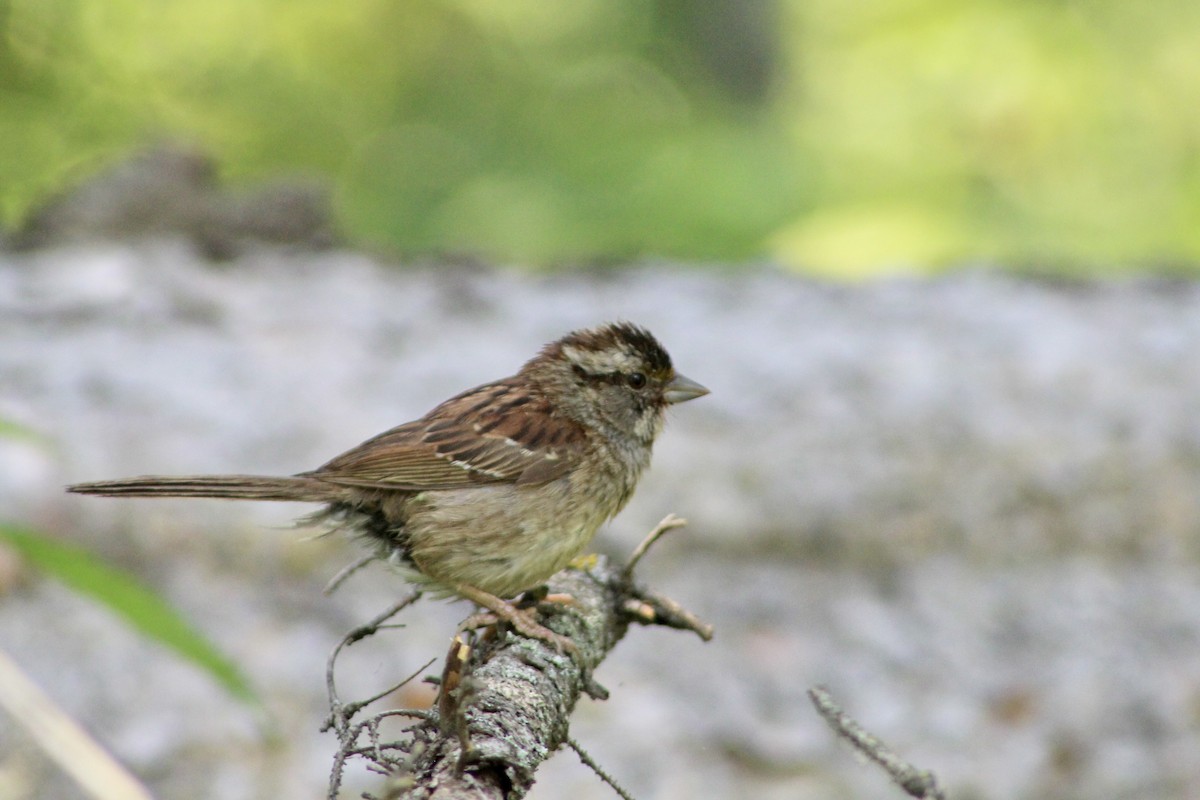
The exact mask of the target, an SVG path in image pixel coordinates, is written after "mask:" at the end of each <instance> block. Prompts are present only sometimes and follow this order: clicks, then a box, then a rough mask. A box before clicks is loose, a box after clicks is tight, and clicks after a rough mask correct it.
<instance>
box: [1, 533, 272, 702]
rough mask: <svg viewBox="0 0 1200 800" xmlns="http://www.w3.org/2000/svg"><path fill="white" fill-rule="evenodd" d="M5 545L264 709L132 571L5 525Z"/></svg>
mask: <svg viewBox="0 0 1200 800" xmlns="http://www.w3.org/2000/svg"><path fill="white" fill-rule="evenodd" d="M0 541H4V542H7V543H8V544H9V545H11V546H12V547H13V548H14V549H15V550H16V551H17V552H18V553H20V554H21V556H22V557H24V558H25V559H27V560H28V561H29V563H31V564H33V565H34V566H35V567H37V568H38V569H40V570H42V571H43V572H45V573H46V574H47V575H50V576H52V577H54V578H57V579H58V580H60V581H61V582H62V583H64V584H65V585H67V586H69V587H71V588H72V589H74V590H75V591H76V592H79V593H80V594H81V595H84V596H85V597H87V598H89V599H90V600H91V601H93V602H95V603H97V604H99V605H101V606H103V607H105V608H107V609H108V610H109V611H111V612H113V613H114V614H116V615H117V616H119V617H121V618H122V619H124V620H125V622H127V623H128V624H129V625H130V626H132V627H133V628H134V629H135V630H137V631H138V632H139V633H141V634H142V635H143V636H145V637H147V638H148V639H151V640H153V641H156V642H158V643H159V644H161V645H163V646H165V647H168V648H170V649H172V650H174V651H175V653H176V654H177V655H178V656H180V657H181V658H184V659H186V660H188V661H191V662H192V663H193V664H194V665H195V666H197V667H199V668H200V669H201V670H203V671H204V672H207V673H208V674H209V675H210V676H211V677H212V678H213V679H214V680H216V681H217V683H219V684H220V685H221V687H222V688H224V689H225V691H227V692H228V693H229V694H230V695H232V696H233V697H235V698H237V699H238V700H241V701H242V702H245V703H248V704H251V705H254V706H261V700H260V699H259V697H258V696H257V695H256V694H255V692H254V689H253V688H252V687H251V686H250V683H249V681H248V680H247V679H246V677H245V676H244V675H243V674H242V671H241V670H240V669H239V668H238V666H237V664H235V663H234V662H232V661H231V660H229V659H228V658H227V657H226V656H225V655H224V654H223V653H222V652H221V651H220V650H219V649H218V648H217V646H216V645H214V644H213V643H212V642H211V641H210V640H208V639H207V638H205V637H204V635H202V634H201V633H200V632H199V631H197V630H196V629H195V628H193V627H192V626H191V625H190V624H189V623H188V622H187V621H186V620H185V619H184V618H183V617H182V616H180V615H179V612H178V611H176V610H175V609H174V607H172V606H171V605H170V604H169V603H167V601H166V600H164V599H163V598H161V597H160V596H159V595H157V594H156V593H154V592H153V591H151V590H150V589H149V588H147V587H146V586H144V585H143V584H141V583H140V582H139V581H138V580H137V579H136V578H134V577H133V576H132V575H130V574H129V573H127V572H123V571H121V570H117V569H114V568H112V567H110V566H108V565H106V564H105V563H104V562H102V561H100V560H99V559H98V558H96V557H95V556H94V555H92V554H91V553H89V552H87V551H86V550H83V549H81V548H79V547H76V546H75V545H72V544H68V543H67V542H63V541H59V540H56V539H54V538H52V537H50V536H47V535H46V534H43V533H41V532H39V531H35V530H31V529H28V528H21V527H18V526H16V525H10V524H6V523H3V522H0Z"/></svg>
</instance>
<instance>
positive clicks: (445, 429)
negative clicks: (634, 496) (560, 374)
mask: <svg viewBox="0 0 1200 800" xmlns="http://www.w3.org/2000/svg"><path fill="white" fill-rule="evenodd" d="M586 437H587V434H586V432H585V430H584V428H583V427H582V426H581V425H579V424H578V423H576V422H574V421H572V420H569V419H566V418H565V417H562V416H561V415H558V414H555V413H553V411H552V409H551V408H550V406H549V404H548V403H547V401H546V400H545V398H543V397H541V396H540V395H531V394H530V393H529V392H528V391H526V390H521V389H519V388H518V386H517V384H516V383H515V382H513V381H511V380H509V381H501V382H498V383H494V384H488V385H485V386H481V387H478V388H476V389H472V390H470V391H468V392H464V393H463V394H461V395H459V396H457V397H454V398H451V399H450V400H447V401H446V402H445V403H443V404H441V405H440V406H438V407H437V408H435V409H434V410H433V411H431V412H429V414H427V415H426V416H424V417H422V418H421V419H419V420H415V421H413V422H409V423H407V424H404V425H401V426H399V427H397V428H393V429H391V430H390V431H387V432H385V433H382V434H380V435H378V436H376V437H374V438H373V439H369V440H368V441H366V442H363V443H362V444H360V445H359V446H358V447H355V448H354V449H352V450H349V451H347V452H345V453H343V454H342V455H340V456H338V457H337V458H335V459H333V460H332V461H330V462H329V463H328V464H325V465H324V466H323V467H320V468H319V469H316V470H313V471H312V472H308V473H303V474H304V475H307V476H311V477H314V478H319V479H321V480H324V481H329V482H331V483H337V484H340V485H344V486H361V487H364V488H378V489H407V490H412V491H422V490H426V489H460V488H466V487H473V486H480V485H486V484H490V483H491V484H494V483H515V484H518V485H538V484H542V483H546V482H548V481H551V480H554V479H555V478H559V477H561V476H563V475H565V474H567V473H568V472H570V471H571V469H572V468H574V467H575V465H576V464H577V463H578V462H579V457H580V455H581V453H582V450H583V446H584V444H585V442H586Z"/></svg>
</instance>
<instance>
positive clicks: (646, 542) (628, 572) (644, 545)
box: [625, 513, 687, 578]
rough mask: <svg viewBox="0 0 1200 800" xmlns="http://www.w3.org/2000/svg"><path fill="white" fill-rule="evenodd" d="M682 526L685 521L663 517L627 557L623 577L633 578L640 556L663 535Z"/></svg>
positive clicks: (681, 518)
mask: <svg viewBox="0 0 1200 800" xmlns="http://www.w3.org/2000/svg"><path fill="white" fill-rule="evenodd" d="M684 525H687V520H686V519H684V518H683V517H677V516H675V515H674V514H673V513H672V514H667V515H666V516H665V517H663V518H662V521H661V522H659V523H658V524H657V525H655V526H654V530H652V531H650V533H648V534H646V538H645V539H642V541H641V544H639V545H638V546H637V547H635V548H634V549H633V554H632V555H630V556H629V563H628V564H626V565H625V577H626V578H629V577H632V576H633V570H634V567H636V566H637V564H638V562H639V561H641V560H642V556H644V555H646V551H647V550H649V549H650V547H651V545H653V544H654V543H655V542H657V541H658V540H659V539H660V538H662V535H663V534H664V533H667V532H668V531H673V530H675V529H676V528H682V527H683V526H684Z"/></svg>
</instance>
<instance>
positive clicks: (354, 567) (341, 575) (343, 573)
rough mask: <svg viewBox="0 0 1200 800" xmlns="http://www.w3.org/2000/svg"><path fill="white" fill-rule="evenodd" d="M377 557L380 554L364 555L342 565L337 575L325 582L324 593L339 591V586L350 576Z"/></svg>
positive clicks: (329, 593)
mask: <svg viewBox="0 0 1200 800" xmlns="http://www.w3.org/2000/svg"><path fill="white" fill-rule="evenodd" d="M377 558H378V556H375V555H369V556H363V557H362V558H360V559H358V560H357V561H354V562H352V563H350V564H347V565H346V566H344V567H342V568H341V569H340V570H338V573H337V574H336V575H334V576H333V577H332V578H330V579H329V583H327V584H325V588H324V589H323V590H322V593H323V594H325V595H331V594H333V593H334V592H336V591H337V588H338V587H339V586H341V585H342V584H343V583H345V582H346V579H347V578H349V577H350V576H351V575H353V574H354V573H356V572H358V571H359V570H360V569H362V568H363V567H365V566H366V565H367V564H370V563H371V562H372V561H375V560H376V559H377Z"/></svg>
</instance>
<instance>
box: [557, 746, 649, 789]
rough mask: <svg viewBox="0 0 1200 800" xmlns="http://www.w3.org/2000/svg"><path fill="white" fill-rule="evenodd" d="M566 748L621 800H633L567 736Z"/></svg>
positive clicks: (614, 779)
mask: <svg viewBox="0 0 1200 800" xmlns="http://www.w3.org/2000/svg"><path fill="white" fill-rule="evenodd" d="M567 747H570V748H571V749H572V750H574V751H575V755H577V756H579V760H580V761H582V762H583V765H584V766H585V767H587V768H588V769H590V770H591V771H592V772H594V773H596V777H598V778H600V780H602V781H604V782H605V783H607V784H608V785H609V786H610V787H611V788H612V790H613V791H614V792H616V793H617V794H618V795H620V797H621V800H634V797H633V795H631V794H630V793H629V792H627V791H625V790H624V789H623V788H621V784H619V783H617V780H616V778H614V777H613V776H612V775H609V774H608V772H607V771H606V770H605V769H604V768H603V767H601V766H600V765H599V764H597V763H596V762H595V760H593V759H592V757H591V756H590V755H588V752H587V751H586V750H584V749H583V748H582V747H581V746H580V745H579V742H577V741H575V740H574V739H573V738H571V737H569V736H568V737H567Z"/></svg>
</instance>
